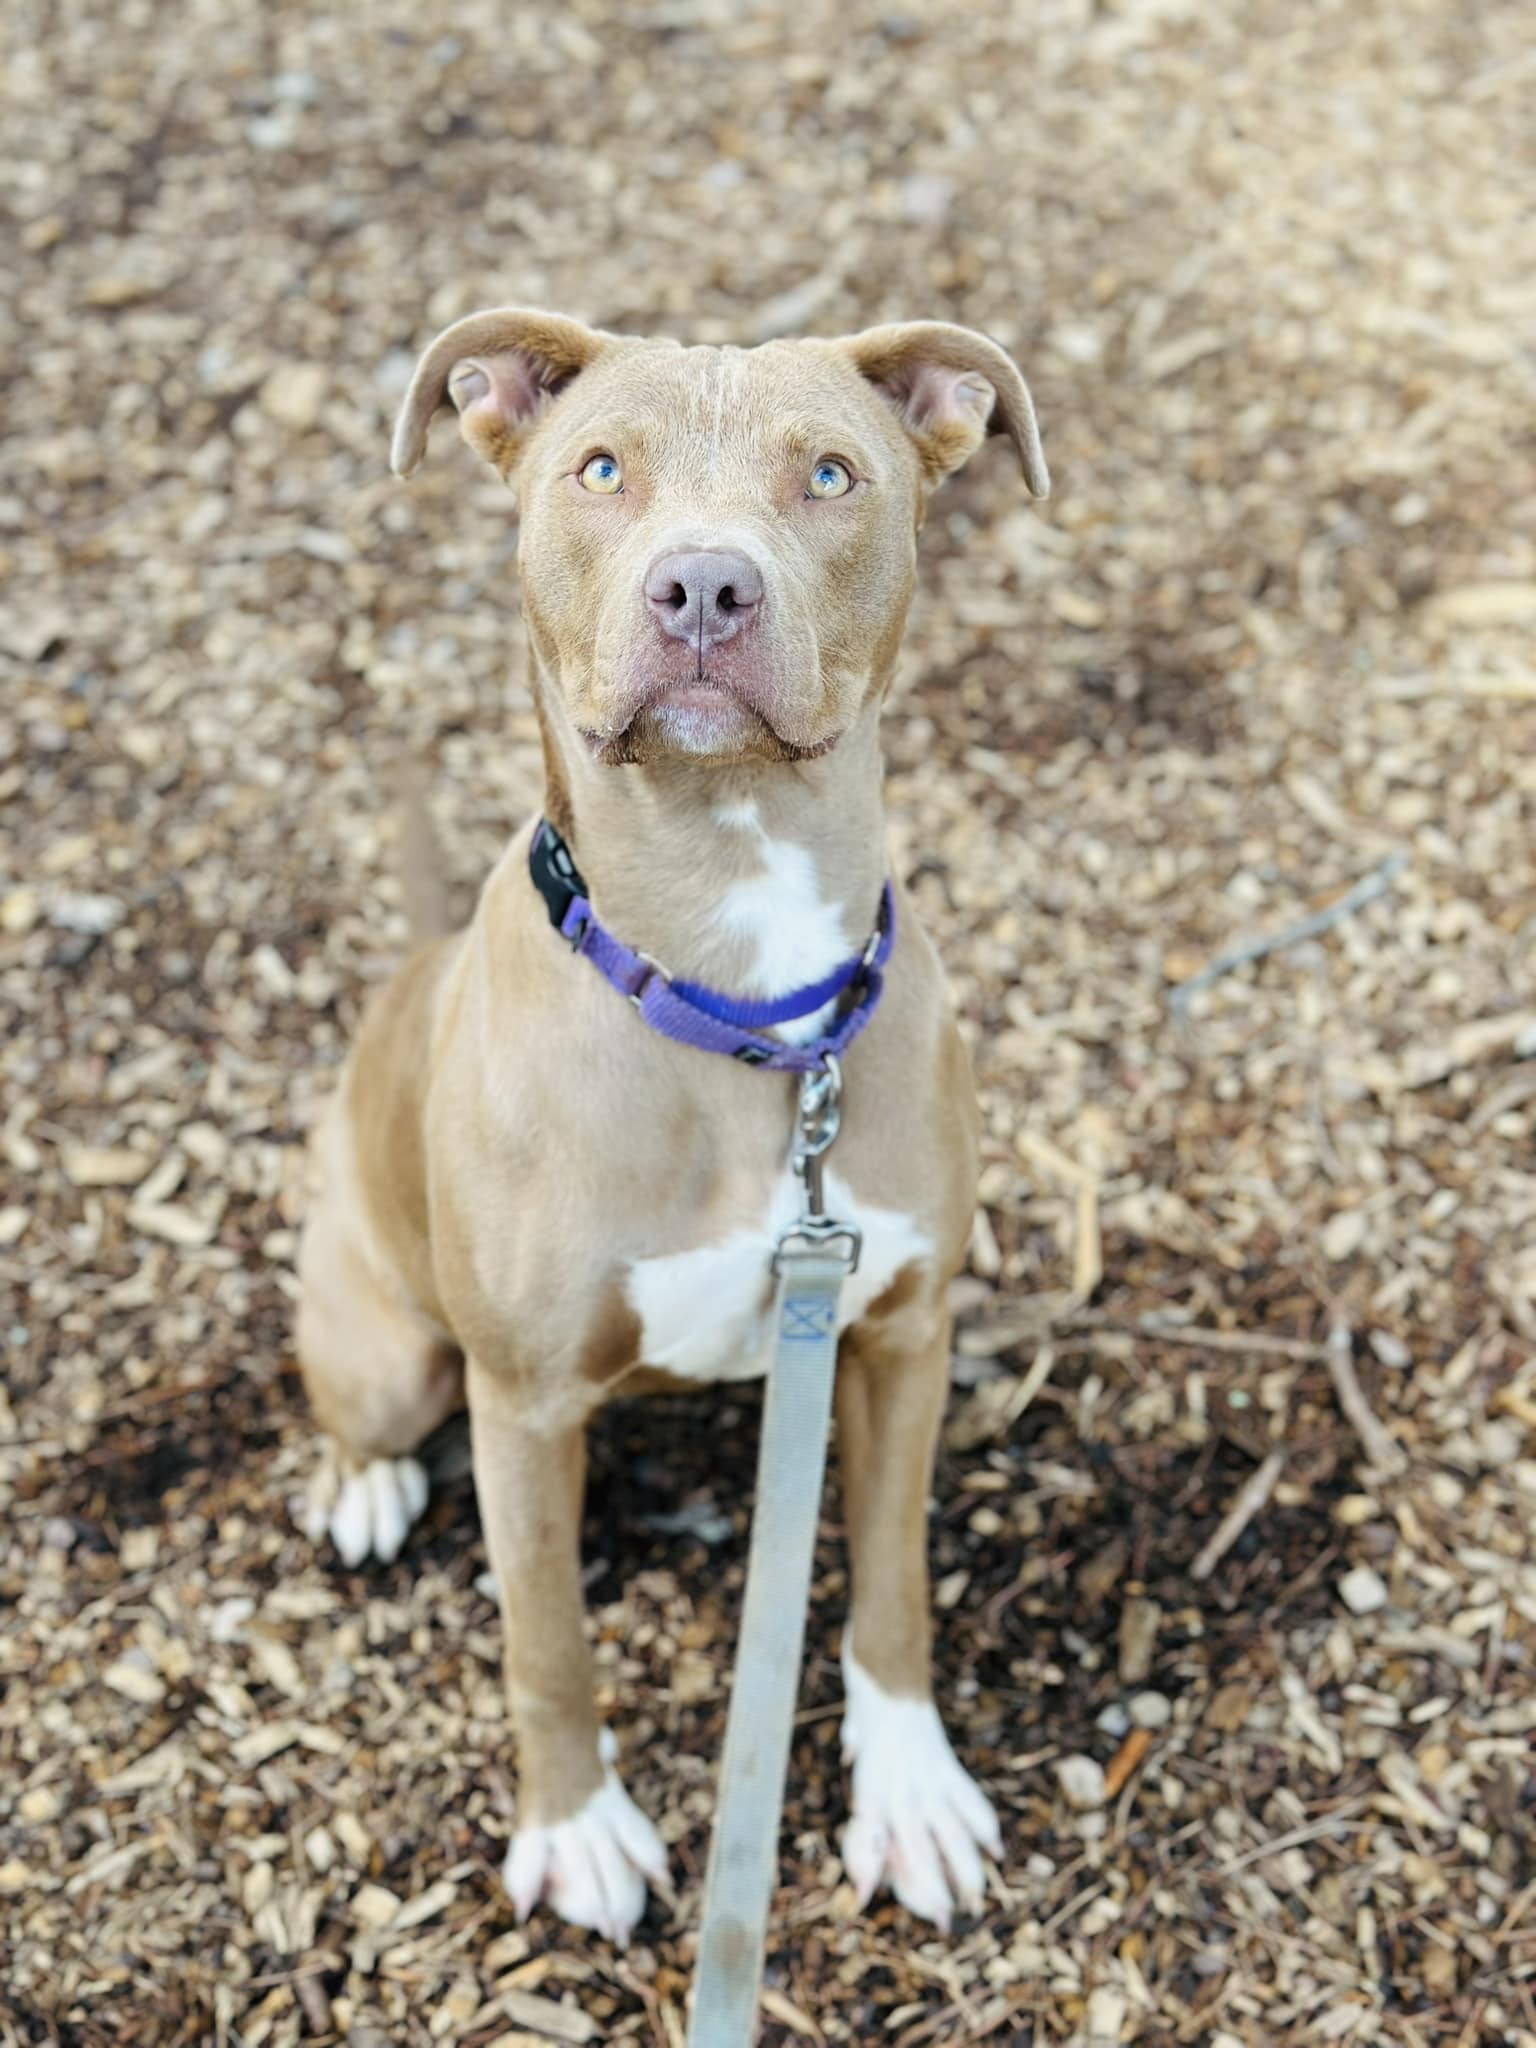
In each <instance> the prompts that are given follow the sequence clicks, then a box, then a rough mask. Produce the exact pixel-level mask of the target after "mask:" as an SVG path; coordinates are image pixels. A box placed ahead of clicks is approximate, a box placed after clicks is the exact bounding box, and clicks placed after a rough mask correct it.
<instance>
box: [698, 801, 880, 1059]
mask: <svg viewBox="0 0 1536 2048" xmlns="http://www.w3.org/2000/svg"><path fill="white" fill-rule="evenodd" d="M733 822H734V821H733ZM740 822H741V823H742V824H744V825H745V824H747V823H748V822H749V821H748V820H747V819H746V818H745V817H743V818H742V819H741V821H740ZM758 830H759V847H758V850H759V852H760V853H761V855H762V862H763V865H762V868H761V869H760V870H759V872H758V873H757V874H755V875H747V876H745V877H744V878H743V879H742V880H741V881H739V882H732V884H731V885H730V887H729V888H728V889H727V890H726V892H725V894H724V896H723V897H722V898H721V902H720V909H719V912H718V917H719V922H720V926H721V929H722V930H723V931H726V932H729V933H730V935H731V936H732V937H733V938H744V939H747V940H749V941H750V943H751V946H752V963H751V965H750V967H749V968H748V969H747V977H746V978H747V983H748V985H749V987H750V988H751V991H752V993H753V994H754V995H758V996H762V997H765V998H767V999H768V1000H770V1001H771V1000H772V998H773V997H775V996H783V995H788V993H789V992H790V990H791V989H795V988H803V987H804V986H805V985H806V984H807V983H808V982H812V981H820V980H821V978H822V976H823V975H824V974H830V973H831V972H832V970H833V968H834V967H836V966H838V965H840V964H841V962H842V961H844V960H846V959H847V957H848V955H849V953H850V952H851V951H852V949H853V946H854V944H855V943H856V941H854V940H851V939H850V938H849V937H848V935H847V934H846V933H845V931H844V930H843V913H842V908H841V906H840V905H839V904H837V903H831V902H828V900H827V898H826V897H825V896H823V895H822V893H821V884H820V882H819V881H818V879H817V875H816V862H815V860H814V859H813V858H812V856H811V854H810V853H809V852H808V851H807V849H806V848H805V847H803V846H796V845H795V844H794V842H793V841H792V840H787V839H770V838H769V837H768V835H767V833H766V832H763V831H762V830H761V827H759V828H758ZM833 1008H834V1004H833V1003H828V1004H826V1005H825V1007H824V1008H822V1009H820V1010H818V1011H817V1012H816V1013H815V1014H814V1015H813V1016H810V1017H799V1018H796V1019H795V1021H794V1022H793V1023H791V1024H781V1025H779V1026H778V1033H779V1036H780V1037H781V1038H785V1039H787V1040H788V1041H789V1042H790V1044H792V1045H798V1044H800V1043H802V1042H803V1041H804V1040H805V1039H808V1038H815V1037H816V1036H817V1034H818V1033H819V1032H820V1031H822V1030H823V1029H824V1027H825V1025H826V1023H827V1021H828V1020H829V1019H830V1017H831V1015H832V1011H833Z"/></svg>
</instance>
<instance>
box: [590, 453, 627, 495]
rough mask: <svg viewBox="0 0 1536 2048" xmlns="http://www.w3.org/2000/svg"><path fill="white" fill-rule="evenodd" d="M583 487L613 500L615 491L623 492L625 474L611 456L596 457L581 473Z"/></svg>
mask: <svg viewBox="0 0 1536 2048" xmlns="http://www.w3.org/2000/svg"><path fill="white" fill-rule="evenodd" d="M581 487H582V489H583V490H584V491H601V492H602V494H603V496H604V497H607V498H611V497H612V496H613V494H614V492H615V491H622V490H623V488H624V472H623V470H622V469H620V467H619V465H618V463H617V462H615V460H614V458H613V457H612V456H611V455H594V456H593V457H592V459H591V461H590V462H588V464H587V465H586V467H585V468H584V469H583V470H582V472H581Z"/></svg>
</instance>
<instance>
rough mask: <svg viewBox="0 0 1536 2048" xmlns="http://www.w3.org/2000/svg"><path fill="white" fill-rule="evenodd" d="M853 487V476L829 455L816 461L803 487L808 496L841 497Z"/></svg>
mask: <svg viewBox="0 0 1536 2048" xmlns="http://www.w3.org/2000/svg"><path fill="white" fill-rule="evenodd" d="M852 489H853V478H852V477H851V476H850V475H849V474H848V471H847V470H846V468H845V467H844V466H843V464H842V463H841V462H834V461H833V460H832V458H831V457H830V456H828V457H827V458H826V460H825V461H823V462H818V463H817V465H816V467H815V468H814V469H813V470H812V471H811V480H810V482H809V483H808V484H807V485H806V487H805V495H806V496H807V497H808V498H841V497H842V496H844V494H845V493H846V492H848V491H851V490H852Z"/></svg>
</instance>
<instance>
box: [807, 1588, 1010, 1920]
mask: <svg viewBox="0 0 1536 2048" xmlns="http://www.w3.org/2000/svg"><path fill="white" fill-rule="evenodd" d="M855 1598H857V1594H855ZM851 1635H852V1631H851V1630H846V1631H845V1632H844V1635H843V1686H844V1689H845V1692H846V1694H847V1703H846V1706H845V1708H844V1713H843V1759H844V1761H845V1762H847V1763H851V1764H852V1766H853V1818H852V1819H851V1820H850V1821H849V1823H848V1826H847V1829H846V1830H845V1832H844V1835H843V1862H844V1864H845V1865H846V1867H847V1871H848V1875H849V1876H850V1877H851V1878H852V1880H853V1884H854V1889H855V1890H856V1891H857V1892H858V1895H859V1898H860V1900H861V1902H867V1901H868V1900H869V1899H870V1898H871V1897H872V1896H873V1894H874V1893H875V1892H876V1891H877V1890H878V1889H879V1887H880V1885H881V1883H882V1882H884V1883H888V1884H889V1885H890V1886H891V1889H892V1890H893V1891H894V1892H895V1894H896V1896H897V1898H898V1899H900V1901H901V1903H902V1904H903V1905H904V1906H905V1907H906V1908H907V1909H908V1911H909V1912H912V1913H917V1914H920V1915H921V1916H922V1918H923V1919H925V1920H932V1921H935V1922H937V1924H938V1925H939V1926H940V1927H948V1925H949V1919H950V1913H951V1911H952V1909H953V1907H954V1905H955V1903H956V1902H957V1901H958V1902H959V1903H960V1904H962V1905H965V1906H967V1907H970V1908H972V1909H974V1908H976V1907H978V1906H979V1905H980V1903H981V1896H982V1887H983V1884H984V1882H985V1872H984V1871H983V1868H982V1862H981V1851H982V1850H983V1849H986V1850H987V1851H988V1852H989V1853H990V1854H992V1855H994V1856H997V1855H1000V1854H1001V1851H1002V1837H1001V1834H1000V1832H999V1829H998V1825H997V1815H996V1814H995V1813H994V1812H993V1811H992V1806H991V1802H990V1801H989V1800H988V1798H987V1796H986V1794H985V1793H984V1792H983V1791H982V1789H981V1787H980V1786H979V1785H978V1784H977V1783H976V1781H975V1780H974V1779H973V1778H972V1777H971V1776H970V1775H969V1773H968V1772H967V1771H966V1770H965V1768H964V1766H963V1765H962V1764H961V1762H960V1760H959V1758H958V1757H957V1756H956V1755H955V1752H954V1751H953V1750H952V1749H951V1748H950V1746H949V1737H948V1736H947V1735H946V1734H945V1733H944V1724H943V1722H942V1721H941V1720H940V1719H939V1712H938V1708H937V1707H935V1706H934V1704H933V1702H932V1700H927V1699H897V1698H895V1697H894V1696H893V1695H892V1694H890V1693H888V1692H887V1691H886V1690H885V1689H884V1687H883V1686H881V1685H880V1684H878V1683H877V1682H876V1680H875V1679H873V1678H871V1677H870V1675H869V1673H868V1672H867V1671H866V1670H865V1669H864V1668H863V1666H862V1665H861V1664H860V1663H859V1661H858V1659H857V1658H856V1657H855V1656H854V1654H853V1650H852V1648H851V1646H850V1645H851Z"/></svg>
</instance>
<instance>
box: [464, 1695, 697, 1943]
mask: <svg viewBox="0 0 1536 2048" xmlns="http://www.w3.org/2000/svg"><path fill="white" fill-rule="evenodd" d="M617 1747H618V1745H617V1744H616V1743H615V1741H614V1739H613V1736H612V1734H611V1732H610V1731H609V1730H608V1729H606V1728H605V1729H604V1730H603V1733H602V1736H601V1739H600V1750H601V1755H602V1759H603V1782H602V1784H601V1785H600V1786H599V1787H598V1789H597V1791H595V1792H594V1793H593V1794H592V1796H591V1798H590V1799H589V1800H588V1801H587V1803H586V1805H585V1806H584V1807H582V1809H581V1811H580V1812H579V1813H575V1814H572V1816H571V1818H570V1819H569V1820H561V1821H556V1822H555V1824H554V1826H553V1827H547V1828H546V1827H533V1828H519V1830H518V1832H517V1833H516V1834H515V1835H514V1836H513V1837H512V1846H511V1848H510V1849H509V1850H508V1851H507V1860H506V1862H505V1863H504V1864H503V1865H502V1872H501V1878H502V1883H503V1884H505V1886H506V1888H507V1890H508V1892H509V1893H510V1894H511V1898H512V1905H513V1909H514V1911H515V1912H516V1914H517V1917H518V1919H519V1920H526V1919H527V1918H528V1915H529V1914H530V1913H531V1912H532V1911H533V1909H534V1907H535V1906H536V1905H537V1904H538V1903H539V1901H540V1899H548V1901H549V1903H550V1904H551V1905H552V1906H553V1907H554V1909H555V1911H556V1912H557V1913H558V1914H559V1915H560V1918H561V1919H562V1920H568V1921H569V1922H570V1923H571V1925H572V1926H573V1927H591V1928H595V1929H596V1931H597V1932H598V1933H599V1934H603V1935H606V1936H607V1938H608V1939H609V1940H610V1941H611V1942H613V1943H614V1944H615V1946H616V1947H618V1948H623V1947H624V1946H625V1945H626V1944H627V1942H628V1940H629V1937H630V1935H631V1934H632V1933H633V1931H634V1928H635V1923H636V1922H637V1921H638V1920H639V1918H640V1915H641V1914H642V1913H643V1912H644V1911H645V1887H646V1884H647V1882H649V1883H651V1884H653V1885H654V1886H655V1887H656V1889H657V1890H658V1891H660V1892H669V1891H670V1890H671V1881H670V1879H669V1878H668V1876H667V1852H666V1850H665V1849H664V1848H663V1847H662V1845H661V1837H660V1835H658V1834H657V1832H656V1830H655V1829H654V1828H653V1827H652V1826H651V1824H650V1822H649V1821H648V1820H647V1819H646V1817H645V1815H644V1814H643V1813H642V1812H641V1811H640V1809H639V1807H638V1806H636V1804H635V1802H634V1801H633V1800H632V1799H631V1798H630V1796H629V1794H628V1793H627V1792H626V1791H625V1790H624V1787H623V1786H622V1785H621V1784H620V1783H619V1774H618V1772H617V1771H616V1770H615V1769H614V1768H613V1759H614V1756H615V1754H616V1752H617Z"/></svg>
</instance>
